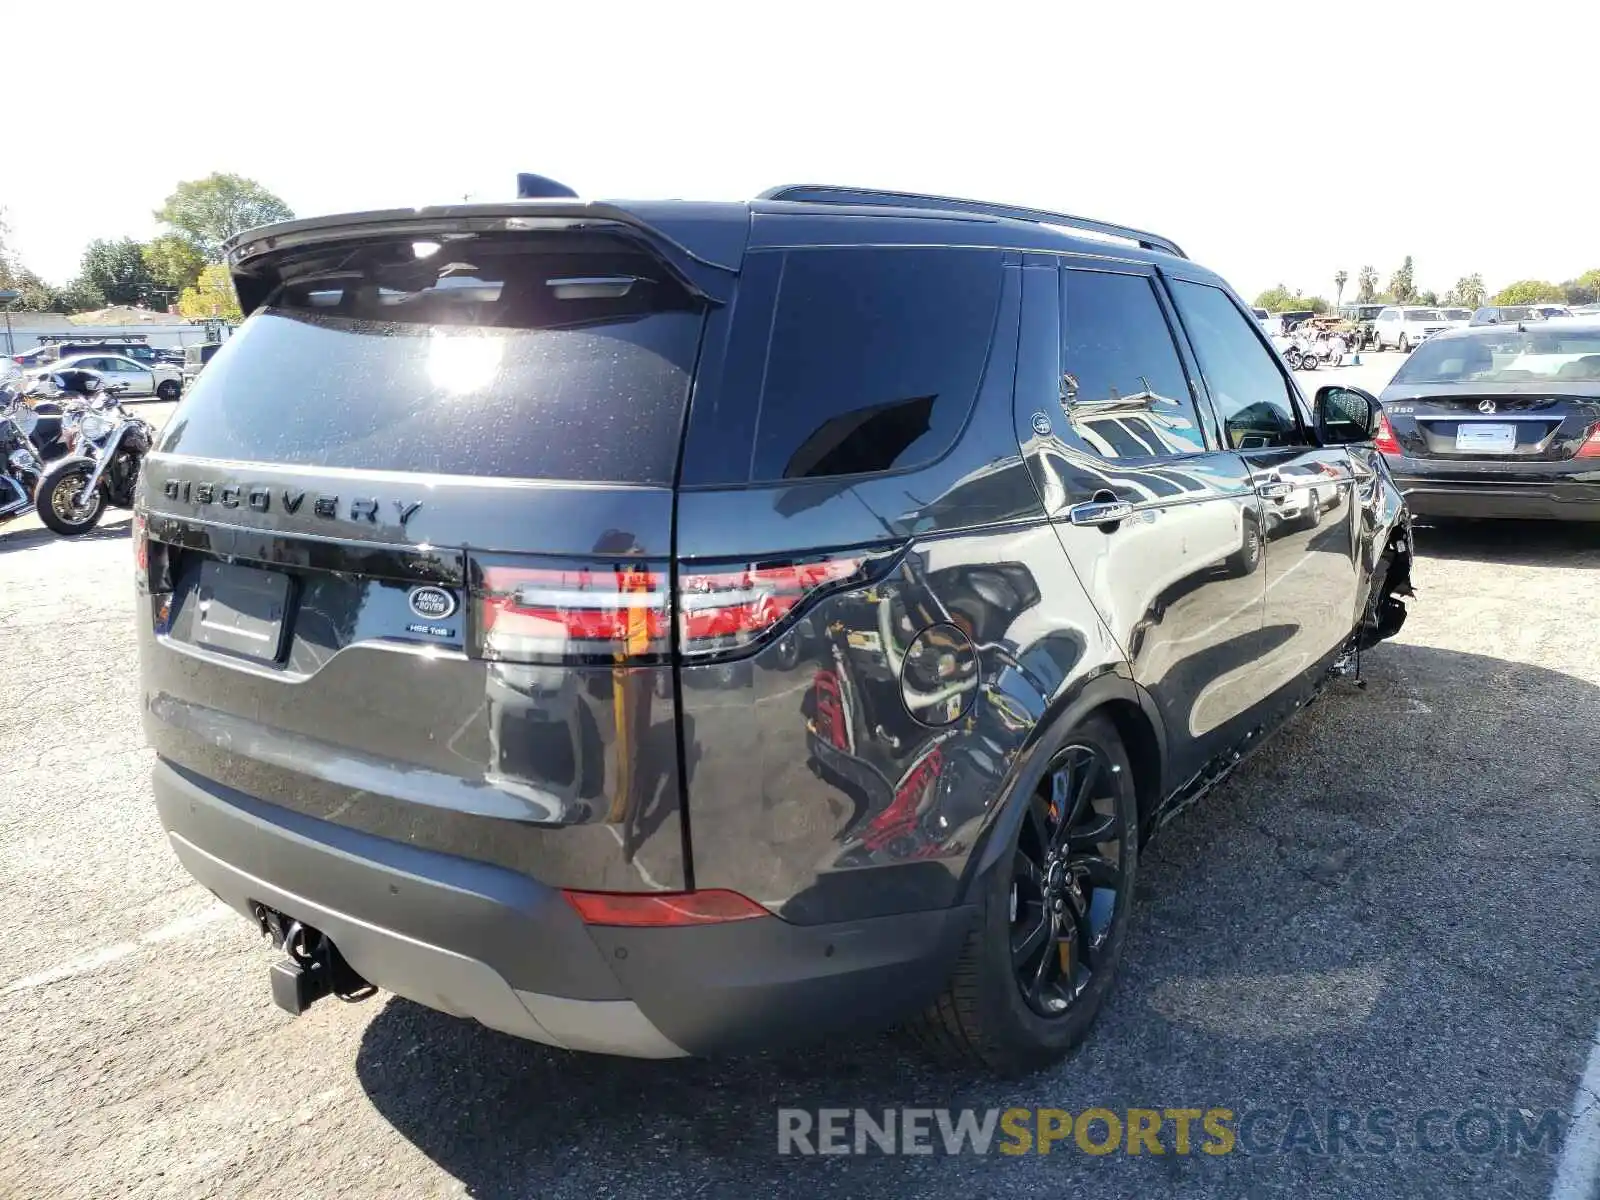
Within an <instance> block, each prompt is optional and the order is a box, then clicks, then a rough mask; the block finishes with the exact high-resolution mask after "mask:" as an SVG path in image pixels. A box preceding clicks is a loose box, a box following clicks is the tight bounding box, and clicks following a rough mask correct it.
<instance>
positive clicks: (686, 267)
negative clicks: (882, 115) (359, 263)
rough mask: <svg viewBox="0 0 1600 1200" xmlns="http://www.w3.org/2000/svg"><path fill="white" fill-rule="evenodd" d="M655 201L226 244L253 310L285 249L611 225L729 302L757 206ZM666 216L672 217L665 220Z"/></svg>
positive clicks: (375, 223)
mask: <svg viewBox="0 0 1600 1200" xmlns="http://www.w3.org/2000/svg"><path fill="white" fill-rule="evenodd" d="M651 207H655V206H650V205H640V206H637V207H626V208H625V207H623V206H621V205H618V204H609V203H605V202H599V201H581V200H580V201H568V200H522V201H512V202H504V203H498V204H452V205H442V206H438V207H433V208H396V209H385V210H381V211H375V212H363V213H344V214H339V215H336V216H328V217H308V218H304V219H301V220H297V221H284V222H281V223H279V224H277V225H264V226H261V227H260V228H258V229H250V230H246V231H245V232H244V233H240V234H237V235H236V236H234V237H233V238H231V239H230V240H229V241H228V242H227V244H226V245H225V246H224V247H223V251H224V254H225V255H226V256H227V262H228V267H229V269H230V270H231V271H232V273H233V283H234V288H235V290H236V291H237V292H238V293H239V307H240V309H241V311H242V312H243V313H244V314H245V315H247V316H248V315H249V314H250V313H251V312H252V311H254V310H255V309H257V308H259V307H260V306H261V305H262V303H264V302H265V300H266V298H267V296H268V295H269V294H270V293H271V291H272V288H273V287H274V286H275V284H276V279H275V273H274V272H273V271H272V270H271V268H270V266H269V265H268V264H269V262H270V260H271V259H272V258H274V257H276V256H277V255H278V254H281V253H282V252H284V251H289V250H298V249H307V248H311V247H315V246H318V245H323V244H326V243H330V242H350V241H366V240H369V239H370V240H377V239H382V238H390V237H397V236H398V237H408V238H415V239H416V240H418V241H426V240H430V239H432V238H436V237H445V236H449V235H451V234H474V233H514V232H519V231H527V232H534V231H539V230H550V231H555V230H563V229H572V230H580V229H584V230H596V231H604V230H607V229H609V230H611V231H613V232H626V233H628V234H631V235H632V236H634V237H637V238H639V239H640V240H642V241H645V242H647V243H648V244H649V245H650V247H651V249H652V250H654V251H655V252H656V253H657V254H658V255H660V257H661V258H662V259H663V260H664V261H666V263H667V264H668V265H669V266H671V267H672V268H674V269H675V270H676V271H677V273H678V274H679V275H680V276H681V277H682V279H683V282H684V284H685V285H686V286H688V287H689V288H690V289H691V290H692V291H694V292H696V293H697V294H699V295H701V296H703V297H705V298H706V299H708V300H711V301H714V302H717V303H722V302H725V301H726V300H727V298H728V296H729V294H730V290H731V285H732V282H733V279H734V277H735V276H737V274H738V272H739V265H740V262H741V260H742V259H743V257H744V245H745V242H746V240H747V238H748V235H749V224H750V221H749V210H748V209H747V208H746V206H745V205H743V204H714V205H713V204H706V205H695V206H693V208H692V210H691V211H689V212H688V213H686V214H683V215H681V216H678V217H676V218H674V217H672V216H669V214H668V213H667V212H666V211H662V212H661V213H659V214H656V213H650V212H648V211H640V210H641V209H644V210H648V209H649V208H651ZM661 218H666V219H661Z"/></svg>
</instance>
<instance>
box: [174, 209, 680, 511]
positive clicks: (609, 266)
mask: <svg viewBox="0 0 1600 1200" xmlns="http://www.w3.org/2000/svg"><path fill="white" fill-rule="evenodd" d="M319 253H320V257H317V258H315V259H312V258H310V257H309V256H308V257H307V258H306V260H305V261H303V262H299V263H295V262H289V263H287V264H285V265H284V266H283V267H282V271H283V276H284V279H285V282H283V283H282V284H280V286H279V287H278V288H277V289H276V291H275V292H274V293H273V294H272V295H271V297H269V299H268V301H267V303H266V305H265V306H264V307H263V308H261V309H260V310H259V311H257V312H256V313H254V314H253V315H252V316H251V317H250V318H249V319H248V320H247V321H245V323H244V324H243V325H241V326H240V327H239V329H238V331H237V332H236V333H235V334H234V335H233V337H231V338H229V339H228V341H227V342H226V343H224V344H223V345H222V346H221V347H220V348H219V349H218V351H217V353H216V354H215V355H214V356H213V357H212V359H211V361H210V362H209V363H208V364H207V365H206V370H205V372H204V374H202V375H200V376H199V377H198V378H197V379H196V381H195V384H194V386H193V389H192V390H191V391H190V393H189V394H188V396H187V397H186V398H185V400H184V401H183V403H182V405H181V406H180V407H179V409H178V411H177V412H176V413H175V414H174V416H173V420H172V421H171V423H170V424H169V425H168V427H167V432H166V435H165V437H164V439H163V442H162V446H161V449H162V450H163V451H165V452H168V453H176V454H185V455H193V456H195V457H201V458H222V459H233V460H239V461H244V462H261V463H275V464H288V465H294V466H308V467H343V468H356V469H367V470H383V471H410V472H427V473H438V474H445V475H470V476H495V477H510V478H524V479H569V480H577V481H583V482H621V483H646V484H668V483H671V482H672V478H673V473H674V470H675V468H676V463H677V453H678V443H679V439H680V433H681V429H682V423H683V413H684V406H685V405H686V404H687V402H688V395H689V385H690V382H691V377H692V375H693V370H694V362H695V355H696V353H697V351H698V347H699V340H700V327H701V310H700V306H699V304H698V303H697V302H696V301H695V300H694V298H693V297H691V296H690V295H689V294H688V293H687V292H686V291H685V289H683V288H682V287H681V286H680V285H679V284H678V283H677V282H676V281H675V280H674V279H673V278H672V277H671V275H670V274H669V272H668V271H667V270H666V269H665V268H664V267H663V266H662V265H661V264H660V263H659V262H657V261H656V260H654V259H653V258H651V257H650V256H649V255H647V254H643V253H640V252H638V251H636V250H633V249H631V248H630V247H628V246H627V245H626V244H625V243H620V242H617V241H615V240H612V241H610V242H608V241H607V240H605V239H600V238H593V237H590V238H585V239H584V244H583V246H582V248H579V247H577V246H576V245H575V244H570V243H564V242H562V241H561V239H560V238H550V239H544V240H540V239H538V238H537V237H530V236H527V235H524V236H521V237H517V238H505V237H503V236H502V237H481V238H468V239H462V240H457V241H452V242H450V243H448V244H447V245H445V246H443V247H439V246H436V245H433V244H431V243H416V244H413V243H410V242H395V243H377V244H374V243H364V244H362V245H361V246H360V247H357V248H349V247H345V248H343V249H341V250H340V251H339V252H338V253H331V252H329V251H328V250H327V249H326V248H323V249H321V250H320V252H319Z"/></svg>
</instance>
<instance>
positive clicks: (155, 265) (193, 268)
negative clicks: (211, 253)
mask: <svg viewBox="0 0 1600 1200" xmlns="http://www.w3.org/2000/svg"><path fill="white" fill-rule="evenodd" d="M144 265H145V267H146V269H148V270H149V272H150V276H151V278H152V279H154V280H155V281H156V283H158V284H160V285H161V286H162V287H164V288H168V289H170V290H171V294H172V295H173V296H177V295H178V294H179V293H180V292H182V291H183V289H184V288H187V287H193V286H194V283H195V280H197V279H199V278H200V271H201V269H202V268H203V267H204V266H205V265H206V256H205V255H204V254H202V253H200V250H199V249H198V247H196V246H195V244H194V243H193V242H191V241H190V240H189V239H188V238H186V237H182V236H179V235H178V234H173V233H169V234H167V235H165V236H163V237H158V238H156V239H155V241H153V242H147V243H145V247H144Z"/></svg>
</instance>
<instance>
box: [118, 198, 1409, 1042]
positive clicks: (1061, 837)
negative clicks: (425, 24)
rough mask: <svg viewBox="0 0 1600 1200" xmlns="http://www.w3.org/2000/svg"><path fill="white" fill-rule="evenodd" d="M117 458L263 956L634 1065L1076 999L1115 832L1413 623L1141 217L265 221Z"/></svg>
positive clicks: (1380, 523)
mask: <svg viewBox="0 0 1600 1200" xmlns="http://www.w3.org/2000/svg"><path fill="white" fill-rule="evenodd" d="M230 263H231V266H232V270H233V272H234V279H235V283H236V285H237V288H238V293H239V299H240V303H241V306H242V307H243V309H244V311H245V313H247V314H249V319H248V320H247V321H246V322H245V323H244V324H243V326H242V327H241V328H240V329H239V330H238V332H237V334H236V335H235V336H234V337H233V338H232V339H230V340H229V341H228V342H227V343H226V344H225V345H224V346H222V348H221V349H220V350H219V351H218V352H217V354H216V357H215V359H214V360H213V361H212V362H211V363H210V365H209V366H208V367H207V369H206V371H205V373H204V374H203V375H202V376H201V377H200V378H199V380H198V382H197V383H196V385H195V388H194V390H193V392H192V393H190V394H188V395H187V396H186V397H185V398H184V400H183V403H182V405H181V407H180V408H179V409H178V411H177V412H176V413H175V414H174V416H173V418H172V420H171V422H170V423H169V424H168V426H167V428H166V431H165V434H164V437H163V438H162V440H161V443H160V446H159V449H158V451H157V452H155V453H153V454H152V455H151V456H150V458H149V460H148V462H147V464H146V468H145V476H144V480H143V484H142V487H143V494H142V498H141V501H140V505H139V510H138V514H137V518H136V538H137V558H138V576H139V585H140V592H141V603H140V606H139V641H140V650H141V658H142V671H143V702H144V706H145V721H146V728H147V730H148V735H149V737H150V740H151V741H152V743H153V744H154V746H155V749H156V751H157V754H158V756H159V757H158V760H157V765H156V768H155V781H154V782H155V795H156V801H157V804H158V805H159V808H160V812H161V817H162V820H163V822H164V824H165V826H166V828H167V830H168V831H169V833H170V836H171V841H172V845H173V846H174V848H175V849H176V851H177V853H178V856H179V857H180V858H181V859H182V861H183V863H184V864H185V865H186V866H187V868H188V869H189V870H190V871H191V872H192V873H193V874H194V875H195V877H196V878H197V879H199V880H200V881H201V882H202V883H204V884H205V885H206V886H207V887H209V888H211V889H212V890H213V891H214V892H216V894H217V895H219V896H221V897H222V898H223V899H224V900H225V901H227V902H228V903H229V904H230V905H232V906H233V907H234V908H236V909H238V910H239V911H240V912H241V913H243V914H246V915H247V916H249V917H250V918H251V919H253V920H255V921H257V922H259V923H260V925H261V926H262V928H263V929H265V930H267V931H269V932H270V933H272V934H273V936H274V938H275V940H277V941H279V942H280V943H281V944H283V945H284V946H285V947H286V949H287V950H288V951H289V958H288V959H287V960H286V961H284V962H280V963H279V964H278V965H277V966H276V967H274V969H273V974H274V979H273V983H274V991H275V993H276V994H277V996H278V998H279V1000H280V1002H282V1003H284V1004H285V1005H286V1007H289V1008H290V1009H291V1010H298V1009H299V1008H301V1007H303V1006H304V1005H305V1004H306V1003H308V1002H310V1001H311V1000H314V999H315V998H316V997H317V996H318V995H321V994H324V993H326V992H328V991H330V990H332V991H337V992H343V993H352V992H355V991H358V990H363V989H364V988H365V987H366V984H367V982H368V981H370V983H371V984H373V985H378V986H381V987H384V988H387V989H390V990H392V991H394V992H397V993H399V994H401V995H404V996H408V997H410V998H411V999H413V1000H416V1001H418V1002H420V1003H422V1004H426V1005H430V1006H432V1007H434V1008H437V1009H441V1010H443V1011H445V1012H449V1013H455V1014H459V1015H462V1016H470V1017H473V1018H476V1019H477V1020H479V1021H481V1022H483V1023H484V1024H486V1025H489V1026H492V1027H494V1028H496V1029H500V1030H505V1031H507V1032H509V1033H513V1034H518V1035H521V1036H524V1037H528V1038H532V1039H535V1040H538V1041H542V1042H547V1043H550V1044H553V1045H557V1046H564V1047H570V1048H573V1049H582V1050H594V1051H604V1052H609V1053H616V1054H629V1055H640V1056H662V1057H665V1056H672V1055H680V1054H708V1053H714V1052H724V1051H740V1050H745V1049H748V1048H754V1047H764V1046H770V1045H773V1044H775V1043H780V1042H787V1041H792V1040H797V1039H803V1038H811V1037H816V1036H819V1035H821V1034H824V1033H826V1032H827V1031H829V1030H833V1029H837V1028H839V1027H856V1026H861V1025H866V1024H872V1023H890V1022H894V1021H897V1020H901V1019H905V1018H908V1017H909V1018H912V1019H914V1020H917V1021H920V1022H922V1023H923V1024H924V1025H925V1026H926V1028H927V1030H929V1031H930V1032H932V1033H933V1034H934V1035H936V1036H935V1038H934V1040H935V1041H938V1042H941V1043H942V1044H944V1045H945V1046H947V1047H949V1048H950V1049H952V1050H955V1051H958V1052H961V1053H963V1054H965V1055H966V1056H968V1057H970V1058H972V1059H974V1060H976V1061H979V1062H981V1063H984V1064H987V1065H988V1066H990V1067H992V1068H995V1069H997V1070H1001V1071H1021V1070H1027V1069H1029V1068H1032V1067H1036V1066H1040V1065H1044V1064H1047V1063H1049V1062H1051V1061H1052V1060H1054V1059H1055V1058H1057V1057H1059V1056H1060V1055H1061V1054H1063V1053H1064V1052H1065V1051H1066V1050H1067V1049H1068V1048H1069V1047H1070V1046H1071V1044H1072V1043H1073V1042H1074V1041H1076V1040H1077V1039H1078V1038H1079V1037H1080V1036H1081V1035H1082V1034H1083V1032H1084V1030H1085V1029H1086V1028H1087V1026H1088V1024H1089V1022H1090V1021H1091V1020H1092V1018H1093V1016H1094V1014H1095V1012H1096V1010H1097V1009H1098V1007H1099V1006H1100V1005H1101V1004H1102V1002H1103V1001H1104V999H1105V996H1106V993H1107V989H1108V987H1109V985H1110V983H1111V979H1112V975H1113V973H1114V971H1115V968H1116V964H1117V959H1118V956H1119V954H1120V952H1121V949H1122V945H1123V942H1124V940H1125V935H1126V931H1127V927H1128V920H1129V914H1130V907H1131V904H1132V900H1133V892H1134V886H1135V883H1136V880H1137V875H1138V869H1137V868H1138V851H1139V846H1140V844H1141V842H1142V840H1143V839H1144V838H1145V837H1147V836H1148V835H1149V834H1150V832H1151V831H1152V830H1154V829H1155V827H1156V826H1157V825H1158V824H1159V823H1160V821H1161V819H1162V817H1163V816H1164V815H1165V814H1167V813H1169V812H1171V811H1173V810H1174V809H1175V808H1176V807H1177V806H1178V805H1180V804H1182V803H1183V802H1184V801H1185V800H1186V799H1189V798H1192V797H1193V796H1194V795H1196V794H1197V793H1198V792H1200V791H1201V790H1203V789H1205V788H1206V787H1207V786H1209V785H1210V784H1211V783H1213V782H1214V781H1215V780H1216V779H1217V778H1218V777H1219V775H1220V774H1221V773H1222V772H1224V771H1225V770H1226V769H1227V768H1228V767H1229V766H1230V765H1231V764H1232V763H1234V762H1235V761H1236V760H1237V758H1238V756H1239V752H1240V751H1242V750H1243V749H1245V748H1248V747H1250V746H1253V745H1255V744H1256V743H1257V742H1258V741H1259V740H1260V734H1261V733H1262V731H1263V730H1265V729H1267V728H1269V727H1271V726H1272V725H1274V724H1275V723H1277V722H1279V721H1281V720H1283V719H1284V718H1285V717H1286V716H1287V715H1288V714H1289V713H1291V712H1293V711H1294V710H1295V708H1296V707H1297V706H1298V705H1300V704H1301V703H1303V702H1304V701H1305V699H1306V698H1307V697H1308V696H1309V695H1310V694H1311V693H1312V692H1313V691H1315V690H1316V689H1317V688H1318V687H1319V686H1320V685H1321V684H1322V682H1323V681H1324V680H1325V679H1326V678H1327V677H1328V676H1329V673H1330V668H1331V667H1333V666H1336V665H1338V664H1339V663H1340V662H1341V661H1342V660H1343V658H1344V657H1345V656H1347V655H1348V653H1349V652H1350V651H1351V650H1352V649H1353V648H1354V647H1355V646H1356V645H1357V644H1370V643H1372V642H1374V641H1376V640H1378V639H1380V638H1382V637H1385V636H1387V635H1388V634H1390V633H1392V632H1394V631H1395V630H1396V629H1397V628H1398V627H1399V623H1400V621H1401V620H1402V619H1403V617H1404V608H1403V607H1402V606H1401V603H1400V601H1399V600H1398V599H1397V596H1399V595H1402V594H1404V593H1405V592H1406V591H1407V590H1408V588H1407V574H1408V569H1409V563H1410V536H1409V529H1408V525H1407V517H1406V512H1405V508H1404V505H1403V502H1402V500H1401V497H1400V494H1399V493H1398V492H1397V491H1396V489H1395V488H1394V486H1393V484H1392V483H1391V481H1390V479H1389V475H1388V472H1387V470H1386V468H1385V466H1384V464H1383V460H1382V458H1381V456H1380V455H1378V454H1377V453H1375V452H1374V451H1373V449H1372V448H1371V446H1370V444H1369V442H1370V436H1371V433H1372V429H1373V426H1374V424H1375V422H1376V419H1377V415H1376V403H1375V402H1374V401H1373V400H1372V398H1371V397H1370V396H1367V395H1366V394H1365V393H1361V392H1357V391H1353V390H1350V389H1346V388H1339V387H1329V388H1324V389H1322V391H1321V392H1320V393H1319V394H1318V397H1317V401H1318V402H1317V404H1316V405H1315V406H1314V407H1313V408H1309V409H1308V407H1307V406H1306V404H1305V403H1304V401H1303V400H1302V398H1301V396H1300V395H1299V393H1298V391H1297V390H1296V386H1295V383H1294V381H1293V380H1292V379H1291V378H1290V377H1289V375H1288V374H1287V373H1286V371H1285V369H1284V367H1283V364H1282V362H1281V361H1280V360H1279V358H1278V356H1277V355H1276V354H1275V353H1274V352H1273V350H1272V348H1271V347H1270V346H1269V345H1268V344H1267V342H1266V341H1265V340H1264V339H1263V338H1262V336H1261V334H1260V332H1259V330H1258V329H1257V327H1256V323H1255V322H1254V321H1253V320H1252V319H1251V316H1250V310H1249V309H1248V308H1246V307H1245V306H1244V305H1243V304H1241V303H1240V301H1239V299H1238V297H1237V296H1236V295H1235V294H1234V293H1233V292H1232V291H1231V290H1230V289H1229V288H1228V287H1227V285H1226V284H1224V283H1223V282H1222V281H1221V280H1220V279H1218V278H1217V277H1216V276H1215V275H1213V274H1211V273H1210V272H1208V271H1206V270H1204V269H1203V268H1201V267H1198V266H1196V265H1195V264H1194V263H1192V262H1190V261H1189V260H1188V259H1187V258H1185V257H1184V256H1183V254H1182V253H1181V251H1179V250H1178V248H1177V247H1176V246H1175V245H1173V244H1172V243H1171V242H1168V241H1166V240H1164V239H1162V238H1159V237H1155V236H1153V235H1150V234H1145V233H1140V232H1138V231H1135V230H1130V229H1125V228H1121V227H1118V226H1109V225H1105V224H1103V223H1098V222H1088V221H1083V220H1080V219H1077V218H1073V217H1068V216H1064V215H1061V214H1055V213H1044V212H1036V211H1032V210H1024V209H1016V208H1011V207H1007V206H1002V205H991V204H981V203H976V202H971V201H956V200H945V199H940V198H934V197H925V196H913V195H903V194H890V193H882V192H869V191H860V190H852V189H839V188H823V187H792V188H784V189H779V190H777V191H774V192H771V193H768V194H767V195H765V196H764V197H762V198H761V199H759V200H756V201H753V202H750V203H737V204H701V203H685V202H661V203H582V202H578V201H574V200H568V199H558V200H528V201H518V202H514V203H505V204H477V205H464V206H459V207H456V206H452V207H448V208H434V209H408V210H397V211H393V212H375V213H361V214H355V215H350V216H338V217H329V218H318V219H313V220H302V221H293V222H289V223H287V224H282V225H276V226H272V227H270V228H266V229H262V230H258V231H255V232H253V233H250V234H246V235H243V236H242V237H241V238H240V239H238V240H237V241H236V243H235V244H234V245H233V246H232V248H231V253H230Z"/></svg>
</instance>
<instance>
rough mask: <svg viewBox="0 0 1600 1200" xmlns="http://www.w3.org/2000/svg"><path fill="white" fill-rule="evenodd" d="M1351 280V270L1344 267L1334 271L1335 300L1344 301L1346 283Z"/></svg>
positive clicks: (1336, 301)
mask: <svg viewBox="0 0 1600 1200" xmlns="http://www.w3.org/2000/svg"><path fill="white" fill-rule="evenodd" d="M1349 282H1350V272H1349V271H1346V270H1345V269H1344V268H1343V267H1341V268H1339V270H1337V271H1335V272H1334V273H1333V302H1334V303H1335V304H1343V303H1344V285H1345V284H1347V283H1349Z"/></svg>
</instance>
